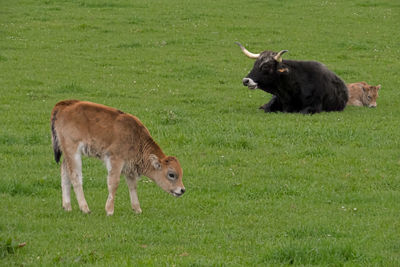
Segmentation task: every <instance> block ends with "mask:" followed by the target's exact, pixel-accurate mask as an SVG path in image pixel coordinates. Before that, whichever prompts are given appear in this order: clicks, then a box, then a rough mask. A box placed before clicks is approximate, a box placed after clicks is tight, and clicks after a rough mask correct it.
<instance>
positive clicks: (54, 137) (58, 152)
mask: <svg viewBox="0 0 400 267" xmlns="http://www.w3.org/2000/svg"><path fill="white" fill-rule="evenodd" d="M56 115H57V110H56V111H54V113H53V116H52V118H51V137H52V141H53V142H52V143H53V151H54V159H55V161H56V162H57V163H59V162H60V158H61V155H62V152H61V149H60V144H59V143H58V138H57V133H56V129H55V127H54V123H55V122H56Z"/></svg>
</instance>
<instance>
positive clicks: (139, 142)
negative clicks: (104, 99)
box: [51, 100, 185, 215]
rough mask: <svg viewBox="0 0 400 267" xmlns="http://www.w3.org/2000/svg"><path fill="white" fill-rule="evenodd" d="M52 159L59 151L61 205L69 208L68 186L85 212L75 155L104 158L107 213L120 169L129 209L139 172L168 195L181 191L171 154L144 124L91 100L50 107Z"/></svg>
mask: <svg viewBox="0 0 400 267" xmlns="http://www.w3.org/2000/svg"><path fill="white" fill-rule="evenodd" d="M51 129H52V143H53V149H54V156H55V159H56V161H57V162H58V161H59V160H60V157H61V154H63V162H62V165H61V185H62V192H63V207H64V209H65V210H71V201H70V188H71V184H72V186H73V188H74V191H75V195H76V197H77V200H78V203H79V207H80V209H81V210H82V211H83V212H85V213H88V212H90V210H89V208H88V205H87V203H86V200H85V197H84V194H83V188H82V167H81V165H82V163H81V155H86V156H89V157H96V158H99V159H101V160H103V161H104V163H105V164H106V167H107V169H108V177H107V183H108V189H109V196H108V199H107V203H106V212H107V215H112V214H113V212H114V197H115V191H116V189H117V187H118V183H119V179H120V175H121V173H122V174H124V175H125V176H126V180H127V183H128V187H129V191H130V197H131V204H132V208H133V210H135V211H136V212H137V213H140V212H141V209H140V205H139V201H138V198H137V193H136V186H137V180H138V178H139V176H141V175H145V176H147V177H149V178H151V179H152V180H154V181H155V182H156V184H157V185H159V186H160V187H161V188H162V189H163V190H165V191H166V192H168V193H171V194H172V195H174V196H180V195H182V194H183V193H184V192H185V188H184V186H183V184H182V174H183V172H182V168H181V166H180V164H179V161H178V159H177V158H175V157H172V156H166V155H165V154H164V153H163V151H162V150H161V148H160V147H159V146H158V144H157V143H156V142H154V140H153V139H152V137H151V136H150V133H149V131H148V130H147V128H146V127H145V126H144V125H143V124H142V123H141V122H140V120H139V119H138V118H136V117H135V116H133V115H130V114H127V113H124V112H122V111H120V110H117V109H114V108H111V107H107V106H103V105H100V104H96V103H91V102H85V101H78V100H65V101H61V102H59V103H57V104H56V105H55V107H54V108H53V111H52V113H51Z"/></svg>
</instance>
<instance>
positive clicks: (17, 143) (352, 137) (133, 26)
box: [0, 0, 400, 266]
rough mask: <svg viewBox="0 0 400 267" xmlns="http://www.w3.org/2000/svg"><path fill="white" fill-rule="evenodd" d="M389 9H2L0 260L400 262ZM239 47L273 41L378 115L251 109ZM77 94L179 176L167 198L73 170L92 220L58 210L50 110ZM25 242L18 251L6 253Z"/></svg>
mask: <svg viewBox="0 0 400 267" xmlns="http://www.w3.org/2000/svg"><path fill="white" fill-rule="evenodd" d="M399 12H400V5H399V4H397V3H395V1H389V0H381V1H373V0H371V1H361V0H357V1H344V0H336V1H312V0H302V1H271V0H270V1H239V0H234V1H209V0H205V1H192V0H187V1H183V2H182V1H176V0H171V1H157V0H156V1H145V0H138V1H126V0H120V1H112V2H110V1H102V0H101V1H98V0H96V1H94V0H93V1H91V0H88V1H79V0H76V1H75V0H70V1H68V0H64V1H61V0H60V1H57V0H43V1H31V0H23V1H17V2H15V1H7V0H0V25H1V27H0V73H1V75H0V93H1V96H0V114H1V116H0V124H1V125H2V126H1V127H0V169H1V171H2V177H1V178H0V179H1V183H0V212H1V214H2V215H1V216H0V256H1V257H0V264H1V265H68V266H80V265H85V264H87V265H100V266H106V265H128V266H129V265H132V266H137V265H179V266H189V265H190V266H209V265H212V266H214V265H217V266H219V265H227V266H238V265H244V266H248V265H259V266H265V265H273V266H276V265H333V266H353V265H354V266H365V265H369V266H370V265H378V266H379V265H380V266H398V265H400V242H399V240H400V224H399V221H400V220H399V219H400V215H399V214H400V213H399V210H400V202H399V198H400V179H399V177H400V150H399V145H400V144H399V140H400V131H399V121H400V93H399V90H398V88H399V87H400V81H399V79H398V78H397V77H398V73H399V71H400V65H399V61H400V49H399V41H400V37H399V35H398V29H399V28H400V21H399V19H398V15H399ZM235 41H240V42H242V43H243V44H244V45H245V46H246V47H247V48H248V49H249V50H250V51H253V52H255V53H258V52H260V51H262V50H266V49H268V50H274V51H279V50H282V49H288V50H289V51H290V52H289V53H288V54H285V58H290V59H307V60H318V61H321V62H323V63H324V64H326V65H327V66H328V67H329V68H330V69H332V70H333V71H335V72H336V73H338V74H339V75H340V76H341V77H342V78H343V79H344V80H345V81H346V82H356V81H362V80H364V81H366V82H368V83H370V84H374V85H376V84H382V91H381V92H380V98H379V99H378V107H377V108H376V109H368V108H358V107H348V108H346V109H345V110H344V111H343V112H340V113H321V114H316V115H313V116H303V115H300V114H282V113H277V114H265V113H263V112H261V111H260V110H258V107H259V106H261V105H262V104H264V103H266V102H267V101H268V99H269V98H270V96H269V95H267V94H265V93H264V92H261V91H249V90H247V89H246V88H245V87H243V86H242V85H241V79H242V78H243V77H244V76H245V75H246V74H247V72H248V71H249V70H250V68H251V67H252V63H253V62H252V61H251V60H249V59H247V58H246V57H245V56H244V55H243V54H242V53H241V52H240V50H239V48H238V47H237V46H236V45H235V44H234V42H235ZM69 98H75V99H81V100H89V101H94V102H98V103H102V104H106V105H109V106H114V107H116V108H118V109H120V110H123V111H125V112H129V113H132V114H134V115H136V116H138V117H139V118H140V119H141V120H142V122H143V123H144V124H145V125H146V126H147V127H148V129H149V130H150V132H151V133H152V136H153V137H154V139H155V140H156V141H157V142H158V143H159V144H160V146H161V147H162V148H163V150H164V151H165V152H166V153H167V154H171V155H175V156H177V157H178V158H179V159H180V161H181V164H182V166H183V169H184V183H185V186H186V189H187V193H185V195H184V196H183V197H182V198H179V199H175V198H173V197H171V196H169V195H167V194H165V193H164V192H162V191H161V189H159V188H158V187H156V185H155V184H154V183H152V182H150V181H149V180H148V179H147V178H144V179H142V180H141V181H140V183H139V189H138V192H139V199H140V201H141V206H142V210H143V214H141V215H135V214H134V213H133V212H132V211H131V209H130V204H129V195H128V190H127V186H126V184H125V182H124V181H123V179H122V180H121V185H120V188H119V189H118V192H117V199H116V207H115V214H114V216H112V217H106V216H105V211H104V205H105V201H106V197H107V187H106V181H105V180H106V170H105V167H104V166H103V165H102V163H101V162H99V161H96V160H94V159H85V160H84V169H83V172H84V173H83V174H84V189H85V193H86V198H87V201H88V204H89V207H90V208H91V210H92V213H91V214H90V215H84V214H81V213H80V212H79V211H78V207H77V203H76V201H75V200H73V203H72V204H73V211H72V212H70V213H66V212H64V211H63V210H62V208H61V189H60V175H59V166H58V165H57V164H56V163H55V162H54V160H53V155H52V148H51V142H50V126H49V124H50V121H49V117H50V111H51V109H52V107H53V106H54V104H55V103H56V102H58V101H60V100H62V99H69ZM24 242H25V243H26V245H25V246H24V247H19V244H22V243H24Z"/></svg>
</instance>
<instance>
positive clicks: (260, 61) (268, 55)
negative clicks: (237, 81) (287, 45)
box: [236, 43, 289, 90]
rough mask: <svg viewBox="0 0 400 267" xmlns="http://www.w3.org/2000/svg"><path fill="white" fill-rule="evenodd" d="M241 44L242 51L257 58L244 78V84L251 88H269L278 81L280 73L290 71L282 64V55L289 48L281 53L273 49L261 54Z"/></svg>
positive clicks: (250, 56)
mask: <svg viewBox="0 0 400 267" xmlns="http://www.w3.org/2000/svg"><path fill="white" fill-rule="evenodd" d="M236 44H237V45H239V47H240V49H241V50H242V52H243V53H244V54H245V55H246V56H248V57H249V58H252V59H256V62H255V63H254V66H253V69H252V70H251V71H250V73H249V74H248V75H247V76H246V77H245V78H243V85H244V86H247V87H248V88H249V89H256V88H260V89H264V90H266V89H268V88H269V87H271V85H273V84H274V83H275V82H276V78H277V77H278V75H282V74H286V73H288V72H289V70H288V69H287V68H285V67H284V65H283V64H282V55H283V54H284V53H286V52H288V50H282V51H280V52H279V53H276V52H273V51H264V52H262V53H259V54H254V53H251V52H249V51H248V50H247V49H246V48H245V47H244V46H243V45H241V44H240V43H236Z"/></svg>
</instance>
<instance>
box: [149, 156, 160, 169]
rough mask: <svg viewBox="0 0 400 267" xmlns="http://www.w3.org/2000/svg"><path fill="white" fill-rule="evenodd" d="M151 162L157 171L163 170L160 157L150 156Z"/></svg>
mask: <svg viewBox="0 0 400 267" xmlns="http://www.w3.org/2000/svg"><path fill="white" fill-rule="evenodd" d="M149 160H150V162H151V165H152V166H153V167H154V168H155V169H156V170H161V163H160V161H159V160H158V157H157V156H156V155H154V154H150V156H149Z"/></svg>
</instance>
